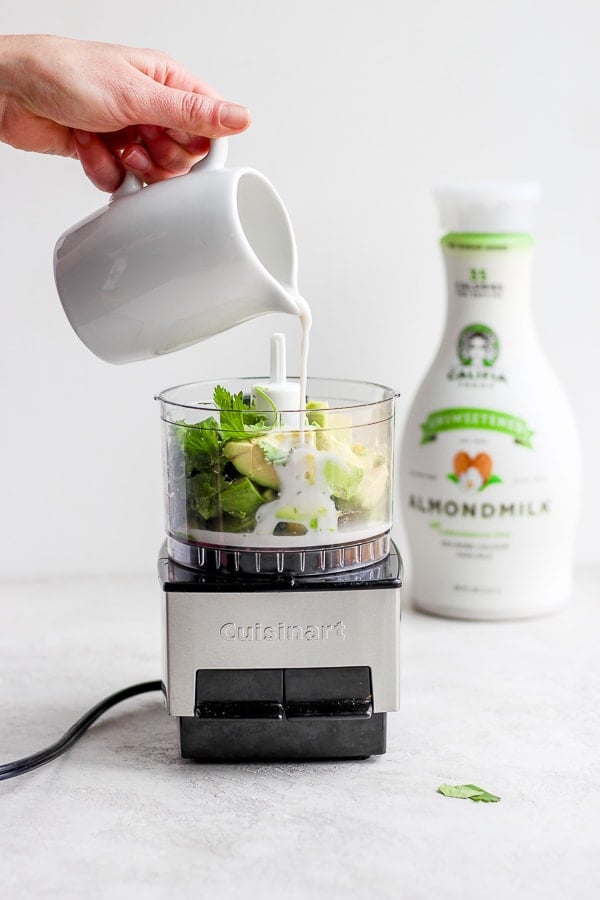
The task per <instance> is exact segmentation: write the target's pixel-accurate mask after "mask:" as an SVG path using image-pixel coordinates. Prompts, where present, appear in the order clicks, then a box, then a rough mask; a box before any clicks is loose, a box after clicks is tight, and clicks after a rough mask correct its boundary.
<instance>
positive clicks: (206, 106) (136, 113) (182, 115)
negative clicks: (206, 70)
mask: <svg viewBox="0 0 600 900" xmlns="http://www.w3.org/2000/svg"><path fill="white" fill-rule="evenodd" d="M144 87H145V90H144V91H143V92H142V91H139V92H136V94H135V95H134V97H135V107H136V108H135V109H131V110H130V114H131V116H132V118H133V119H134V120H135V119H136V118H137V121H139V122H144V121H145V122H153V123H154V124H156V125H162V127H163V128H169V129H172V130H175V131H180V132H185V133H188V134H193V135H202V136H203V137H209V138H215V137H225V136H227V135H228V134H235V133H237V132H240V131H244V130H245V129H246V128H247V127H248V125H249V124H250V112H249V111H248V110H247V109H246V107H245V106H239V105H238V104H236V103H230V102H228V101H225V100H221V99H219V98H218V97H212V96H209V95H208V94H199V93H195V92H194V91H182V90H177V89H175V88H172V87H165V86H164V85H162V84H158V83H156V82H152V83H151V85H150V87H149V85H148V81H146V80H145V83H144Z"/></svg>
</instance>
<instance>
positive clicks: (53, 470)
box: [0, 0, 600, 576]
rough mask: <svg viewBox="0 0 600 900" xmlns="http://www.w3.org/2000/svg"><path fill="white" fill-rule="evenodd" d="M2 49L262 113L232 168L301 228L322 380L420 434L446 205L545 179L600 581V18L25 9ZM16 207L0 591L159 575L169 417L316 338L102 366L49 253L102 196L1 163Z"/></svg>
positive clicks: (11, 23)
mask: <svg viewBox="0 0 600 900" xmlns="http://www.w3.org/2000/svg"><path fill="white" fill-rule="evenodd" d="M1 27H2V28H3V29H4V31H5V32H7V33H10V32H28V31H38V32H53V33H62V34H65V35H69V36H72V37H81V38H90V39H97V40H105V41H114V42H121V43H129V44H133V45H139V46H156V47H160V48H161V49H164V50H166V51H168V52H169V53H171V54H172V55H173V56H175V57H178V58H179V59H180V60H181V61H182V62H184V63H185V64H186V65H187V66H188V67H189V68H191V69H193V70H194V71H195V72H196V73H197V74H198V75H199V76H201V77H202V78H204V79H206V80H208V81H211V82H212V83H213V84H214V85H215V86H217V87H218V88H219V89H220V90H221V91H222V93H223V94H224V95H226V96H227V97H229V98H231V99H236V100H239V101H240V102H243V103H246V104H247V105H249V106H250V107H251V109H252V111H253V116H254V124H253V126H252V129H251V130H250V131H249V132H248V133H247V134H246V135H244V136H242V137H240V138H236V139H235V140H233V141H232V142H231V149H230V159H231V160H232V162H233V163H234V164H245V165H251V166H254V167H255V168H258V169H260V170H261V171H263V172H264V173H265V174H266V175H267V176H268V177H269V178H270V179H271V180H272V181H273V183H274V184H275V186H276V187H277V189H278V191H279V193H280V194H281V195H282V197H283V198H284V200H285V202H286V205H287V206H288V208H289V211H290V214H291V217H292V220H293V223H294V227H295V231H296V236H297V242H298V246H299V251H300V263H301V268H300V277H301V287H302V288H303V291H304V293H305V295H306V296H307V298H308V299H309V301H310V302H311V304H312V307H313V311H314V318H315V328H314V338H313V350H312V357H311V371H312V373H313V374H315V375H316V374H320V375H328V376H339V377H356V378H361V379H366V380H371V381H380V382H384V383H388V384H391V385H393V386H395V387H397V388H399V389H400V390H401V392H402V394H403V400H402V403H401V406H400V412H401V416H400V421H401V422H402V420H403V416H404V412H405V410H406V409H407V406H408V404H409V402H410V399H411V397H412V395H413V393H414V391H415V390H416V387H417V385H418V382H419V379H420V377H421V376H422V374H423V372H424V370H425V368H426V367H427V364H428V362H429V360H430V359H431V357H432V355H433V352H434V350H435V346H436V343H437V341H438V339H439V336H440V331H441V328H442V324H443V315H444V289H443V280H442V265H441V258H440V254H439V250H438V244H437V239H438V236H439V232H438V228H437V222H436V214H435V210H434V207H433V203H432V199H431V186H432V184H434V183H436V182H438V181H441V180H451V179H463V180H464V179H470V178H496V179H506V178H509V179H510V178H536V179H539V180H540V181H541V182H542V184H543V188H544V200H543V204H542V207H541V210H540V215H539V228H538V230H537V257H536V278H535V311H536V316H537V321H538V325H539V330H540V335H541V338H542V340H543V343H544V345H545V348H546V351H547V353H548V356H549V357H550V359H551V361H552V363H553V365H554V367H555V369H556V370H557V372H558V374H559V376H560V377H561V379H562V380H563V382H564V384H565V386H566V388H567V390H568V392H569V394H570V397H571V400H572V402H573V404H574V406H575V410H576V414H577V417H578V421H579V427H580V431H581V436H582V441H583V447H584V454H585V465H586V478H585V506H584V512H583V516H582V523H581V527H580V532H579V539H578V558H579V559H580V560H585V561H591V560H596V561H597V560H599V559H600V549H599V546H598V542H597V540H596V532H597V527H596V510H597V509H598V508H599V507H600V479H599V478H598V476H597V473H596V465H597V458H598V456H600V432H599V424H598V415H597V408H598V403H597V400H596V384H597V376H596V368H595V361H596V357H597V354H598V330H599V326H600V315H599V312H598V305H599V296H598V295H599V293H600V286H599V284H598V273H597V268H596V260H597V258H598V243H599V240H600V223H599V219H598V208H599V206H600V174H599V168H600V164H599V159H600V154H599V152H598V151H599V140H598V138H599V132H600V109H599V106H598V100H597V98H598V91H599V88H600V54H599V53H598V46H600V43H599V38H600V5H599V4H598V3H597V2H594V0H589V2H584V0H573V2H571V3H569V4H568V5H567V4H565V3H564V2H558V0H548V2H543V0H540V2H532V0H504V2H503V3H502V4H490V3H482V2H481V0H454V2H453V3H444V2H436V0H419V2H418V3H414V2H408V0H370V2H368V3H366V2H364V0H360V2H359V0H320V2H318V0H302V2H296V0H294V2H285V0H254V2H248V0H219V2H214V0H212V2H207V0H195V2H193V3H192V2H189V0H186V2H182V0H170V2H169V3H165V2H164V0H160V2H159V0H145V2H144V3H143V4H142V3H140V2H139V0H135V2H133V0H103V3H102V4H98V5H97V6H96V7H94V5H92V4H88V3H80V2H75V0H73V2H68V0H54V2H52V3H47V2H42V0H21V2H20V3H18V4H10V5H9V4H4V8H3V17H2V26H1ZM0 189H1V195H0V196H1V198H2V215H1V216H0V228H1V231H0V242H1V243H0V259H1V264H2V273H3V279H2V302H1V304H0V316H1V325H0V334H1V335H2V349H1V353H0V391H1V392H2V398H3V411H4V415H3V425H2V438H1V440H0V454H1V456H0V473H1V475H0V477H1V490H2V493H1V497H2V505H1V511H2V512H1V516H0V529H1V534H0V546H1V547H2V551H1V553H0V574H2V575H9V576H10V575H17V574H21V573H24V572H26V573H29V574H38V573H39V574H43V573H51V574H54V573H57V574H58V573H62V572H66V571H73V572H78V573H79V572H102V571H111V570H112V571H125V570H148V567H152V566H153V565H154V557H155V553H156V549H157V547H158V545H159V542H160V540H161V536H162V500H161V470H160V441H159V427H158V424H159V423H158V409H157V406H156V404H155V403H154V402H153V399H152V398H153V395H154V394H155V393H156V392H157V391H158V390H161V389H163V388H166V387H168V386H171V385H173V384H178V383H181V382H186V381H192V380H196V379H204V378H216V377H224V376H227V375H245V374H255V373H257V372H261V371H264V370H265V369H266V360H267V344H268V336H269V334H270V333H271V332H272V331H274V330H282V331H284V332H286V334H287V335H288V341H289V342H290V355H291V360H292V368H293V369H294V370H295V369H296V360H297V351H296V345H297V337H298V334H299V329H298V324H297V322H296V321H295V320H293V319H291V318H290V319H288V318H286V317H283V316H281V317H277V316H271V317H264V318H262V319H258V320H255V321H254V322H252V323H249V324H246V325H244V326H241V327H240V328H238V329H235V330H233V331H231V332H229V333H227V334H224V335H221V336H219V337H217V338H214V339H212V340H211V341H209V342H206V343H204V344H201V345H198V346H196V347H193V348H190V349H188V350H185V351H182V352H180V353H178V354H174V355H172V356H170V357H166V358H162V359H156V360H152V361H149V362H146V363H141V364H137V365H133V366H126V367H111V366H109V365H107V364H104V363H101V362H100V361H99V360H97V359H96V358H95V357H93V356H92V355H91V354H90V353H89V352H88V351H87V350H86V349H85V348H84V347H83V345H81V344H80V343H79V342H78V340H77V338H76V337H75V336H74V334H73V333H72V332H71V330H70V328H69V326H68V324H67V322H66V319H65V318H64V315H63V313H62V310H61V308H60V305H59V302H58V300H57V297H56V295H55V289H54V283H53V276H52V250H53V247H54V243H55V240H56V238H57V237H58V235H59V234H60V233H61V232H62V231H63V230H64V229H65V228H66V227H67V226H69V225H71V224H72V223H73V222H75V221H76V220H77V219H79V218H81V217H83V216H84V215H86V214H87V213H88V212H90V211H91V210H93V209H94V208H96V207H98V206H100V205H102V203H103V202H104V196H103V195H101V194H100V193H99V192H98V191H96V190H95V189H94V188H93V187H92V186H91V185H89V184H88V183H87V182H86V180H85V178H84V177H83V175H82V173H81V171H80V170H79V167H78V165H77V163H75V162H74V161H71V160H59V159H54V158H44V157H39V156H33V155H28V154H24V153H20V152H17V151H15V150H12V149H11V148H8V147H4V146H2V147H0ZM565 477H569V473H565Z"/></svg>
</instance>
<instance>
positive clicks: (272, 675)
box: [195, 669, 284, 719]
mask: <svg viewBox="0 0 600 900" xmlns="http://www.w3.org/2000/svg"><path fill="white" fill-rule="evenodd" d="M195 714H196V717H197V718H199V719H282V718H283V715H284V709H283V670H282V669H198V671H197V672H196V708H195Z"/></svg>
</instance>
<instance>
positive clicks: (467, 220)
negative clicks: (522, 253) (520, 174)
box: [434, 181, 541, 234]
mask: <svg viewBox="0 0 600 900" xmlns="http://www.w3.org/2000/svg"><path fill="white" fill-rule="evenodd" d="M540 196H541V188H540V185H539V184H538V183H537V182H530V181H528V182H472V183H468V182H467V183H463V184H460V183H459V184H449V185H440V186H438V187H437V188H435V190H434V197H435V200H436V203H437V207H438V210H439V215H440V225H441V227H442V228H443V230H444V232H455V233H456V232H458V233H463V234H465V233H471V234H490V233H491V234H494V233H496V234H515V233H524V232H525V233H527V232H530V231H532V230H533V223H534V214H535V208H536V206H537V203H538V201H539V199H540Z"/></svg>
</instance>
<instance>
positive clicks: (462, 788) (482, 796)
mask: <svg viewBox="0 0 600 900" xmlns="http://www.w3.org/2000/svg"><path fill="white" fill-rule="evenodd" d="M438 793H439V794H443V795H444V797H458V798H459V799H460V800H473V801H474V802H475V803H478V802H483V803H497V802H498V800H500V797H497V796H496V795H495V794H490V793H489V792H488V791H486V790H484V789H483V788H480V787H477V785H476V784H441V785H440V786H439V788H438Z"/></svg>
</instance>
